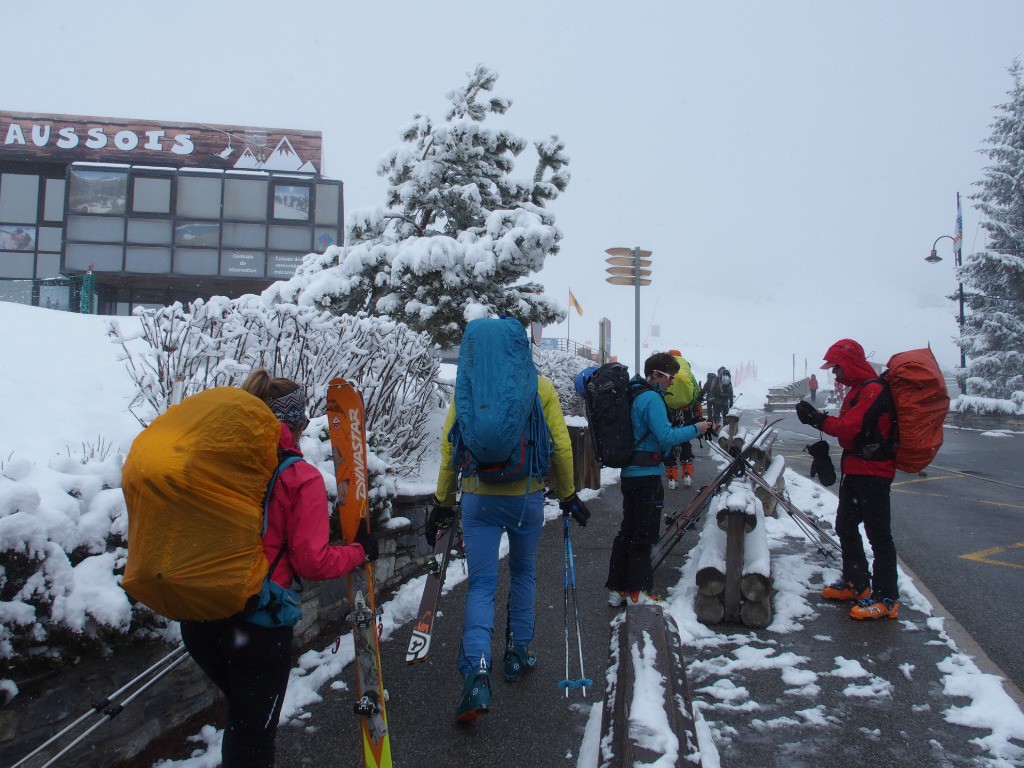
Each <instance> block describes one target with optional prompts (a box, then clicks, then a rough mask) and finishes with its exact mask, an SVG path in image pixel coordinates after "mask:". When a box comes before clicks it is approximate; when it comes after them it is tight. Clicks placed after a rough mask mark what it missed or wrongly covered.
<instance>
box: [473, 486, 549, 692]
mask: <svg viewBox="0 0 1024 768" xmlns="http://www.w3.org/2000/svg"><path fill="white" fill-rule="evenodd" d="M543 527H544V490H543V488H541V489H540V490H537V491H534V492H533V493H529V494H526V495H525V496H489V495H484V494H478V493H463V494H462V537H463V541H464V543H465V546H466V563H467V566H468V568H469V591H468V593H467V594H466V613H465V618H464V621H463V625H462V648H461V650H460V652H459V661H458V666H459V672H460V673H461V674H462V676H463V677H465V676H466V674H467V673H468V672H469V671H470V670H473V669H477V668H479V666H480V659H481V657H483V659H484V661H485V662H486V664H487V668H488V669H490V668H491V637H492V634H493V631H494V597H495V592H496V591H497V589H498V560H499V554H498V548H499V545H500V544H501V534H502V531H507V532H508V545H509V555H508V567H509V573H510V575H511V585H510V587H509V596H508V626H509V631H510V632H511V634H512V641H513V642H514V643H515V644H516V645H526V646H528V645H529V644H530V642H531V641H532V640H533V631H534V602H535V599H536V594H537V579H536V567H535V563H534V558H535V556H536V554H537V544H538V543H539V541H540V532H541V529H542V528H543Z"/></svg>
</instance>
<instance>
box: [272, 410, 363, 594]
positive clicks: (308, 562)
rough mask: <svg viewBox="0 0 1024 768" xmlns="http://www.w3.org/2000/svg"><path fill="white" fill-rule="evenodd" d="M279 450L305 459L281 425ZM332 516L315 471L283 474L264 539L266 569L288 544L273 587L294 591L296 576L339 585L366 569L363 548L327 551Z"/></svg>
mask: <svg viewBox="0 0 1024 768" xmlns="http://www.w3.org/2000/svg"><path fill="white" fill-rule="evenodd" d="M278 447H279V448H281V449H282V450H286V451H294V452H295V453H298V454H299V455H301V451H299V448H298V446H297V445H296V444H295V441H294V440H293V439H292V433H291V430H290V429H289V428H288V426H287V425H285V424H282V425H281V439H280V440H279V441H278ZM329 515H330V507H329V506H328V503H327V489H326V488H325V487H324V479H323V477H321V475H320V471H319V470H318V469H316V467H314V466H313V465H312V464H308V463H307V462H305V461H297V462H295V463H294V464H292V465H291V466H290V467H288V468H287V469H286V470H285V471H284V472H282V473H281V476H280V477H279V478H277V483H276V484H275V485H274V493H273V495H272V496H271V497H270V506H269V512H268V517H269V520H268V521H267V532H266V533H265V534H264V535H263V552H264V554H266V556H267V563H273V562H274V558H275V557H277V553H278V551H280V549H281V546H282V544H283V543H285V542H286V543H287V544H286V549H285V553H284V556H283V557H282V558H281V561H280V562H279V563H278V564H277V568H275V569H274V574H273V576H272V578H273V580H274V581H276V582H277V583H278V584H280V585H281V586H283V587H290V586H291V583H292V576H293V575H295V576H299V577H301V578H303V579H309V580H311V581H325V580H327V579H338V578H341V577H342V576H345V575H347V574H348V573H350V572H351V571H353V570H355V569H356V568H358V567H359V566H360V565H362V564H363V562H364V561H365V560H366V553H365V552H363V548H362V546H361V545H359V544H348V545H333V546H331V545H328V543H327V540H328V536H329V528H328V523H329Z"/></svg>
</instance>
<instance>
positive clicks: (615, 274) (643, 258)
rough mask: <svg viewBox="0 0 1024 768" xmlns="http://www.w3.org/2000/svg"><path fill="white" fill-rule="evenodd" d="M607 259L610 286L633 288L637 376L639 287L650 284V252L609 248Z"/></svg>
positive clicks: (637, 371)
mask: <svg viewBox="0 0 1024 768" xmlns="http://www.w3.org/2000/svg"><path fill="white" fill-rule="evenodd" d="M605 253H607V254H608V258H607V259H605V261H607V262H608V263H609V264H610V265H611V266H609V267H607V268H606V269H605V271H606V272H607V273H608V274H609V275H611V277H606V278H605V280H607V281H608V282H609V283H611V284H612V285H632V286H634V287H635V301H634V304H635V318H634V329H635V333H636V355H635V358H634V362H635V365H636V367H635V368H634V369H633V373H636V374H639V373H640V371H641V370H642V369H641V368H640V286H641V285H650V284H651V280H650V277H651V270H650V269H649V267H650V266H651V252H650V251H642V250H640V248H609V249H608V250H606V251H605Z"/></svg>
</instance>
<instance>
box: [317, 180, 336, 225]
mask: <svg viewBox="0 0 1024 768" xmlns="http://www.w3.org/2000/svg"><path fill="white" fill-rule="evenodd" d="M340 199H341V187H338V186H335V185H334V184H317V185H316V219H315V221H316V223H317V224H324V225H328V226H334V227H336V226H338V210H339V209H340V207H341V206H340V205H339V201H340Z"/></svg>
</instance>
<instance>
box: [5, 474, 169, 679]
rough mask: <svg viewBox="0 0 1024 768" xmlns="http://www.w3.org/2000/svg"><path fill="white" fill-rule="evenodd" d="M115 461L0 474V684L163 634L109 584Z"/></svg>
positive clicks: (119, 560)
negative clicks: (116, 645) (117, 644)
mask: <svg viewBox="0 0 1024 768" xmlns="http://www.w3.org/2000/svg"><path fill="white" fill-rule="evenodd" d="M123 458H124V457H123V456H122V455H121V454H113V455H110V456H108V457H107V458H104V459H101V460H98V459H96V458H95V457H94V456H92V457H91V456H89V455H88V454H85V455H83V456H81V457H79V456H73V455H70V456H62V457H57V458H55V459H53V460H51V461H50V463H49V466H46V467H42V466H39V465H33V464H31V463H30V462H28V461H26V460H24V459H13V460H8V461H6V462H4V463H3V464H2V465H0V563H2V565H0V677H4V676H7V675H9V674H11V673H12V671H14V670H15V669H17V670H20V671H21V672H23V673H24V672H31V671H33V670H38V669H46V668H51V667H57V666H61V665H63V664H67V663H73V662H74V661H76V660H78V659H80V658H82V657H85V656H99V655H105V654H107V653H108V652H109V650H110V648H111V647H112V644H113V643H115V642H119V641H123V640H124V638H126V637H128V636H131V637H132V638H146V637H152V636H154V635H155V634H156V633H158V632H159V631H160V629H161V628H162V627H163V626H165V622H164V621H163V620H162V619H160V618H159V617H156V616H154V615H153V614H152V613H150V612H149V611H147V610H145V609H143V608H133V607H132V605H131V604H130V603H129V601H128V598H127V596H126V595H125V593H124V592H123V591H122V590H121V588H120V587H119V586H118V583H117V574H118V573H119V572H120V571H121V570H122V569H123V567H124V561H125V556H126V553H127V550H126V548H125V545H126V539H127V534H128V518H127V510H126V509H125V504H124V496H123V495H122V493H121V488H120V485H121V463H122V461H123ZM5 690H7V691H8V692H9V693H8V697H9V696H10V695H13V692H15V691H16V687H14V686H13V684H8V685H7V686H6V687H5Z"/></svg>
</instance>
